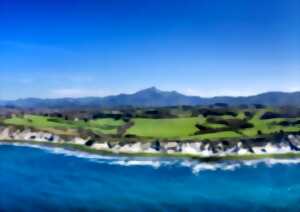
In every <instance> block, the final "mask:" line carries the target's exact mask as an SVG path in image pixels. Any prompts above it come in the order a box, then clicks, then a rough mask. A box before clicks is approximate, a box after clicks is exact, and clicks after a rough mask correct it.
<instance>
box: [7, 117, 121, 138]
mask: <svg viewBox="0 0 300 212" xmlns="http://www.w3.org/2000/svg"><path fill="white" fill-rule="evenodd" d="M4 123H5V124H9V125H17V126H28V127H33V128H36V129H40V130H47V131H50V132H54V133H58V134H75V133H76V130H78V129H86V130H91V131H93V132H94V133H103V134H116V132H117V128H118V127H119V126H122V125H123V124H124V122H123V121H122V120H114V119H111V118H105V119H96V120H90V121H87V122H84V121H82V120H79V121H69V120H64V119H62V118H53V117H44V116H36V115H25V116H24V117H12V118H10V119H6V120H5V121H4Z"/></svg>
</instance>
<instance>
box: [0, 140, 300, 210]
mask: <svg viewBox="0 0 300 212" xmlns="http://www.w3.org/2000/svg"><path fill="white" fill-rule="evenodd" d="M62 153H63V154H62ZM79 156H80V155H79ZM81 157H82V158H81ZM81 157H78V156H74V155H72V154H71V153H70V152H63V151H61V150H57V149H56V150H55V151H54V152H53V151H50V150H43V149H37V148H31V147H20V146H10V145H0V211H3V210H4V211H11V210H21V211H47V210H48V211H53V210H56V211H65V210H78V211H79V210H80V211H82V210H90V211H94V210H100V211H108V210H109V211H111V210H122V211H124V210H126V211H127V210H131V211H132V210H134V211H136V210H137V211H153V210H155V211H201V210H202V211H220V210H221V211H238V210H247V211H258V210H259V211H260V210H288V211H291V210H295V211H297V210H300V165H299V164H298V163H296V162H295V163H294V164H284V163H287V162H288V161H281V162H280V163H278V164H276V163H275V162H274V161H273V162H271V163H270V162H268V163H266V162H257V163H255V164H253V163H252V164H242V163H235V162H232V163H230V164H227V165H224V164H223V165H220V164H219V165H218V164H201V163H200V164H199V163H198V162H191V161H179V160H176V161H172V160H168V159H161V160H158V159H151V160H149V159H144V160H143V159H136V158H135V159H131V160H130V159H126V158H114V157H111V158H110V157H96V156H95V157H94V156H87V155H81ZM142 164H144V165H142Z"/></svg>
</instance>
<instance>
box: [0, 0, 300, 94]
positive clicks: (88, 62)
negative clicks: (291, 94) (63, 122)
mask: <svg viewBox="0 0 300 212" xmlns="http://www.w3.org/2000/svg"><path fill="white" fill-rule="evenodd" d="M299 11H300V1H298V0H226V1H225V0H77V1H76V0H72V1H71V0H68V1H67V0H51V1H50V0H44V1H30V0H26V1H24V0H0V27H1V33H0V74H1V78H0V79H1V81H0V99H15V98H25V97H47V98H48V97H50V98H52V97H64V96H72V97H78V96H105V95H109V94H117V93H120V92H125V93H132V92H135V91H137V90H139V89H143V88H146V87H150V86H156V87H158V88H160V89H163V90H177V91H180V92H183V93H186V94H192V95H200V96H215V95H235V96H236V95H250V94H256V93H260V92H264V91H272V90H273V91H274V90H276V91H278V90H281V91H296V90H300V13H299Z"/></svg>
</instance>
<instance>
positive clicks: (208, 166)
mask: <svg viewBox="0 0 300 212" xmlns="http://www.w3.org/2000/svg"><path fill="white" fill-rule="evenodd" d="M0 145H13V146H20V147H29V148H37V149H41V150H44V151H47V152H49V153H52V154H60V155H64V156H67V157H77V158H84V159H88V160H90V161H91V162H96V163H102V164H109V165H116V166H127V167H129V166H150V167H153V168H155V169H158V168H160V167H165V166H177V167H184V168H189V169H191V171H192V172H193V173H194V174H199V173H200V172H203V171H218V170H220V171H235V170H236V169H239V168H241V167H254V168H255V167H256V166H258V165H265V166H268V167H272V166H274V165H278V164H279V165H280V164H281V165H295V164H300V158H292V159H274V158H269V159H260V160H248V161H218V162H202V161H197V160H189V159H174V158H159V157H125V156H106V155H98V154H92V153H85V152H80V151H73V150H67V149H64V148H60V147H45V146H41V145H34V144H20V143H13V142H7V143H2V144H0Z"/></svg>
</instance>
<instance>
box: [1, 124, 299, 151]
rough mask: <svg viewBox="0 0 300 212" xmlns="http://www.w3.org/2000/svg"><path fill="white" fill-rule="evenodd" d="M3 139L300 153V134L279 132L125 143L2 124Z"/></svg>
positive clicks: (109, 148) (145, 148) (111, 147)
mask: <svg viewBox="0 0 300 212" xmlns="http://www.w3.org/2000/svg"><path fill="white" fill-rule="evenodd" d="M0 140H19V141H20V140H22V141H36V142H41V143H43V142H44V143H45V142H53V143H72V144H78V145H86V146H89V147H90V148H92V149H96V150H105V151H111V152H114V153H167V154H168V153H178V154H189V155H195V156H203V157H209V156H226V155H251V154H279V153H292V152H295V153H296V152H300V134H288V135H277V136H273V137H268V138H259V139H242V140H240V141H229V140H223V141H216V142H212V141H211V142H209V141H197V142H192V141H190V142H181V141H168V142H160V141H158V140H156V141H149V142H137V141H131V142H125V141H123V140H122V139H120V141H117V142H116V141H115V142H111V141H105V140H104V141H101V142H100V141H94V140H91V139H90V138H79V137H72V136H69V137H64V138H62V137H61V136H58V135H54V134H52V133H47V132H41V131H34V130H32V129H24V130H20V129H16V128H13V127H0Z"/></svg>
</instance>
